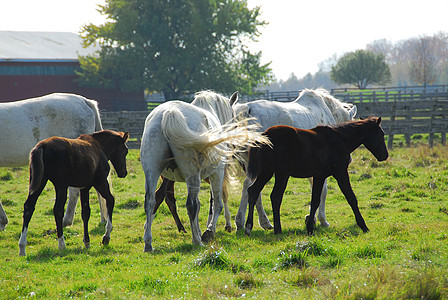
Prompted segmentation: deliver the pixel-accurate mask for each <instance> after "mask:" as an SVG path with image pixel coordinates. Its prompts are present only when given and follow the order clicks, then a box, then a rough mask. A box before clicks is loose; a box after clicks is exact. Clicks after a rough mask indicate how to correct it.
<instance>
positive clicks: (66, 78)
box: [0, 61, 147, 111]
mask: <svg viewBox="0 0 448 300" xmlns="http://www.w3.org/2000/svg"><path fill="white" fill-rule="evenodd" d="M78 67H79V63H78V62H77V61H74V62H13V61H6V62H0V102H11V101H17V100H22V99H28V98H34V97H40V96H43V95H47V94H51V93H56V92H60V93H73V94H78V95H82V96H84V97H86V98H89V99H94V100H97V101H98V103H99V107H100V109H102V110H109V111H122V110H131V111H135V110H146V109H147V107H146V101H145V98H144V94H143V91H140V92H132V93H123V92H121V91H120V90H118V89H107V90H105V89H98V88H96V89H95V88H84V87H80V86H79V85H78V84H77V83H76V81H75V79H76V75H75V74H74V70H75V69H76V68H78Z"/></svg>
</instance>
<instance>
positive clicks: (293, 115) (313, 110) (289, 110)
mask: <svg viewBox="0 0 448 300" xmlns="http://www.w3.org/2000/svg"><path fill="white" fill-rule="evenodd" d="M234 110H235V114H236V115H241V116H243V117H245V118H247V117H252V118H254V121H255V122H257V123H258V124H260V125H261V128H260V130H261V131H265V130H267V129H268V128H269V127H271V126H275V125H289V126H293V127H298V128H304V129H309V128H313V127H315V126H318V125H336V124H338V123H342V122H346V121H350V120H353V118H354V117H355V115H356V112H357V108H356V106H355V105H353V104H350V103H344V102H342V101H340V100H338V99H336V98H335V97H333V96H332V95H331V94H330V93H329V92H328V91H326V90H325V89H315V90H311V89H304V90H302V91H301V92H300V93H299V96H298V98H297V99H296V100H294V101H292V102H277V101H268V100H256V101H253V102H249V103H243V104H239V103H238V104H236V105H234ZM309 180H310V185H311V187H312V185H313V182H312V179H311V178H310V179H309ZM250 184H251V182H250V179H249V178H247V177H246V179H245V180H244V183H243V191H242V195H241V202H240V206H239V208H238V213H237V215H236V217H235V223H236V227H237V230H240V229H243V226H244V219H245V214H246V208H247V188H248V186H249V185H250ZM326 196H327V183H326V182H325V183H324V187H323V192H322V195H321V201H320V206H319V213H318V219H319V221H320V223H321V225H322V226H324V227H328V226H329V225H330V224H329V223H328V222H327V220H326V216H325V198H326ZM256 205H257V211H258V218H259V224H260V226H261V227H262V228H264V229H272V227H273V226H272V225H271V223H270V222H269V219H268V217H267V215H266V213H265V211H264V209H263V205H262V202H261V196H260V198H259V200H257V203H256ZM307 217H308V216H307Z"/></svg>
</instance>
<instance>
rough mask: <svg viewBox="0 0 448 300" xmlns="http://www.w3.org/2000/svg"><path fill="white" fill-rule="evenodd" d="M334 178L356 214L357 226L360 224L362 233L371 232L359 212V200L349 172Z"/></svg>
mask: <svg viewBox="0 0 448 300" xmlns="http://www.w3.org/2000/svg"><path fill="white" fill-rule="evenodd" d="M334 177H335V178H336V180H337V181H338V185H339V188H340V189H341V191H342V193H343V194H344V196H345V199H347V202H348V204H349V205H350V207H351V208H352V210H353V213H354V214H355V219H356V224H358V226H359V227H360V228H361V229H362V231H364V232H367V231H369V228H367V225H366V222H365V221H364V218H363V217H362V215H361V212H360V211H359V207H358V200H357V199H356V196H355V193H354V192H353V189H352V186H351V185H350V178H349V176H348V173H347V171H345V172H341V174H338V175H336V176H334Z"/></svg>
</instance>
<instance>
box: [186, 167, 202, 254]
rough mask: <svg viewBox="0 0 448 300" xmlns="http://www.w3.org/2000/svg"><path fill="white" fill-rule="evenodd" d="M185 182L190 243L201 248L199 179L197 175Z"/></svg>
mask: <svg viewBox="0 0 448 300" xmlns="http://www.w3.org/2000/svg"><path fill="white" fill-rule="evenodd" d="M186 182H187V191H188V196H187V202H186V207H187V212H188V217H189V218H190V225H191V235H192V243H193V244H194V245H200V246H203V244H202V240H201V228H200V227H199V209H200V207H201V204H200V202H199V198H198V195H199V190H200V188H201V178H200V176H199V173H198V174H197V175H192V176H190V177H188V178H187V180H186Z"/></svg>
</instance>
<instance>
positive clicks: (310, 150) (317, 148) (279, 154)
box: [265, 125, 333, 178]
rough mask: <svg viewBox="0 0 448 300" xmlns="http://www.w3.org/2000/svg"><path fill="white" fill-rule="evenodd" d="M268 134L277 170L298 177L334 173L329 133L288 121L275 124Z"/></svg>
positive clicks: (270, 159) (273, 161) (271, 153)
mask: <svg viewBox="0 0 448 300" xmlns="http://www.w3.org/2000/svg"><path fill="white" fill-rule="evenodd" d="M328 133H330V132H328ZM265 134H266V135H267V136H268V138H269V140H270V141H271V142H272V145H273V148H272V150H271V151H270V155H269V156H270V157H269V158H268V160H269V161H271V164H272V169H273V171H274V172H275V173H276V174H277V173H281V174H288V175H289V176H293V177H298V178H306V177H314V176H325V177H326V176H329V175H330V173H331V170H330V165H331V160H332V157H333V149H332V146H331V142H329V140H328V138H327V134H320V133H319V132H316V131H315V130H314V129H300V128H295V127H291V126H285V125H279V126H274V127H271V128H269V129H268V130H267V131H266V132H265ZM330 135H331V134H330Z"/></svg>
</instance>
